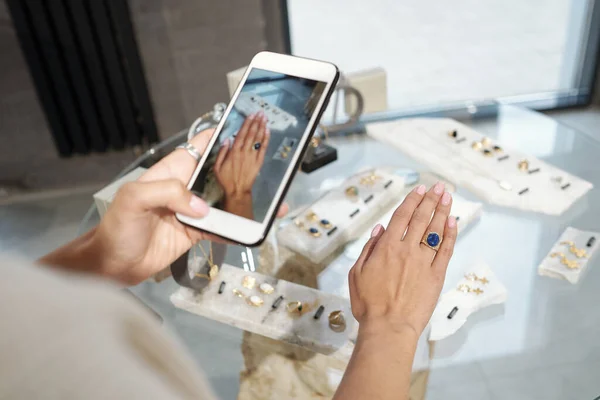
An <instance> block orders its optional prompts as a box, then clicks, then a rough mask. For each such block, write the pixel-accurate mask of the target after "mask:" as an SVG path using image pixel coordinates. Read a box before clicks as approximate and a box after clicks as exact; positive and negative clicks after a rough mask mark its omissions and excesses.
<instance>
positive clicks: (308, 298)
mask: <svg viewBox="0 0 600 400" xmlns="http://www.w3.org/2000/svg"><path fill="white" fill-rule="evenodd" d="M246 276H251V277H254V278H255V279H256V287H254V288H253V289H248V288H246V287H244V286H243V285H242V281H243V279H244V277H246ZM221 282H226V284H225V287H224V290H223V293H222V294H219V293H218V291H219V286H220V284H221ZM265 282H266V283H269V284H270V285H272V286H273V287H274V288H275V291H274V292H273V293H272V294H268V295H267V294H263V293H261V292H260V291H259V290H258V285H260V284H261V283H265ZM233 289H237V290H239V291H241V292H242V293H244V294H245V295H246V296H251V295H256V296H259V297H260V298H261V299H263V300H264V304H263V305H262V306H261V307H254V306H252V305H249V304H248V303H247V302H246V300H245V299H243V298H240V297H237V296H236V295H235V294H234V293H233ZM279 296H283V297H284V299H283V301H282V302H281V304H280V305H279V307H278V308H277V309H273V308H272V307H271V306H272V304H273V302H275V300H276V299H277V298H278V297H279ZM292 301H301V302H302V303H303V304H305V307H308V308H309V309H310V310H309V311H306V312H305V313H303V314H302V315H301V316H294V315H290V313H288V311H287V309H286V306H287V304H288V303H289V302H292ZM171 302H172V303H173V304H174V305H175V306H176V307H178V308H181V309H184V310H186V311H189V312H191V313H194V314H197V315H201V316H203V317H207V318H210V319H212V320H215V321H219V322H222V323H224V324H227V325H231V326H234V327H237V328H240V329H243V330H245V331H249V332H252V333H256V334H259V335H263V336H266V337H269V338H272V339H277V340H281V341H284V342H287V343H290V344H294V345H298V346H301V347H304V348H307V349H309V350H312V351H315V352H318V353H322V354H326V355H333V356H335V357H338V358H341V359H344V360H348V359H349V358H350V355H351V354H352V349H353V345H352V342H351V341H353V340H355V339H356V334H357V332H358V323H357V322H356V320H355V319H354V317H353V316H352V311H351V308H350V302H349V301H348V300H347V299H345V298H343V297H340V296H336V295H333V294H328V293H324V292H321V291H319V290H316V289H312V288H309V287H306V286H302V285H297V284H295V283H292V282H287V281H284V280H278V279H276V278H273V277H269V276H266V275H262V274H259V273H256V272H247V271H244V270H243V269H241V268H236V267H233V266H231V265H227V264H224V265H222V266H221V270H220V272H219V275H218V277H217V278H216V279H214V280H213V281H211V282H210V283H209V284H208V286H207V287H206V288H205V289H204V290H203V291H202V292H201V293H198V292H195V291H193V290H192V289H188V288H183V287H182V288H180V289H179V290H178V291H177V292H175V293H174V294H173V295H171ZM320 305H323V306H325V310H324V312H323V314H322V315H321V317H320V318H319V319H314V318H313V316H314V315H315V312H316V311H317V309H318V307H319V306H320ZM336 310H341V311H342V312H343V314H344V316H345V319H346V329H345V330H344V331H343V332H339V333H338V332H334V331H333V330H332V329H331V328H330V327H329V318H328V317H329V314H330V313H331V312H332V311H336Z"/></svg>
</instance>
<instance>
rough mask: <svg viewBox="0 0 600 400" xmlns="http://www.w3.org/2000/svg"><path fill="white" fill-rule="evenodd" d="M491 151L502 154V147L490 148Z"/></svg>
mask: <svg viewBox="0 0 600 400" xmlns="http://www.w3.org/2000/svg"><path fill="white" fill-rule="evenodd" d="M492 149H493V150H494V151H495V152H496V153H502V152H503V151H504V150H502V147H500V146H498V145H495V146H494V147H492Z"/></svg>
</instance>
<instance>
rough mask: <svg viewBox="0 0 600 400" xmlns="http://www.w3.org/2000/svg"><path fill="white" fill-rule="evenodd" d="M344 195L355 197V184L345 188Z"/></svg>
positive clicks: (356, 194) (356, 189) (356, 192)
mask: <svg viewBox="0 0 600 400" xmlns="http://www.w3.org/2000/svg"><path fill="white" fill-rule="evenodd" d="M346 196H348V197H357V196H358V188H357V187H356V186H348V187H347V188H346Z"/></svg>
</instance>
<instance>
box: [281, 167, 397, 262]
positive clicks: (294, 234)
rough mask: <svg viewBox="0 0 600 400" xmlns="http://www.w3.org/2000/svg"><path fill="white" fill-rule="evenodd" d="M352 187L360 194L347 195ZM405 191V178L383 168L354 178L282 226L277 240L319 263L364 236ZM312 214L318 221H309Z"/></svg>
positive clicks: (347, 180)
mask: <svg viewBox="0 0 600 400" xmlns="http://www.w3.org/2000/svg"><path fill="white" fill-rule="evenodd" d="M372 176H376V177H377V179H375V180H374V181H373V183H372V184H364V183H361V180H363V182H364V180H365V179H368V177H372ZM349 187H355V188H357V190H358V195H357V196H348V195H347V194H346V190H347V189H348V188H349ZM403 189H404V177H402V176H400V175H395V174H392V173H389V172H387V171H385V170H383V169H374V170H369V171H365V172H362V173H360V174H357V175H354V176H351V177H350V178H348V179H346V180H345V181H344V182H343V183H342V184H341V185H340V186H338V187H337V188H335V189H333V190H331V191H329V192H328V193H326V194H325V195H324V196H323V197H321V198H320V199H318V200H317V201H315V202H314V203H312V204H311V205H310V206H309V207H307V208H306V209H304V211H303V212H301V213H300V214H299V215H297V216H295V218H293V222H292V223H289V224H288V225H285V226H284V227H282V228H281V229H280V230H279V231H278V232H277V240H278V241H279V243H280V244H281V245H283V246H285V247H287V248H289V249H291V250H293V251H295V252H296V253H299V254H301V255H303V256H304V257H306V258H308V259H309V260H310V261H312V262H314V263H320V262H321V261H323V260H324V259H325V258H326V257H328V256H329V255H331V254H332V253H333V252H334V251H335V250H336V249H338V248H339V247H340V246H342V245H344V244H346V243H348V242H350V241H352V240H355V239H356V238H357V237H358V236H359V235H360V234H362V233H363V232H364V230H365V229H366V228H367V224H369V223H370V222H371V221H373V219H375V218H377V217H378V216H379V215H380V214H381V213H383V212H385V211H387V210H388V209H389V207H391V206H392V205H393V204H394V203H396V202H397V201H398V198H399V197H400V196H401V194H402V192H403ZM311 213H314V214H315V215H316V220H315V221H311V220H310V218H307V216H309V215H310V214H311ZM322 219H326V220H327V221H329V222H330V223H331V225H332V226H331V227H330V228H327V229H326V228H323V227H322V225H321V224H320V220H322ZM297 223H299V224H302V227H299V226H298V225H297ZM310 228H316V229H318V230H319V232H320V236H319V237H314V236H312V235H311V233H309V231H308V229H310Z"/></svg>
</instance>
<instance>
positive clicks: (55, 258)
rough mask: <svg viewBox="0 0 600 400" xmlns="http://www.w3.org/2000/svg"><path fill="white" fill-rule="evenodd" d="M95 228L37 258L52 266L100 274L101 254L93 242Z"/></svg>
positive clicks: (40, 261) (42, 262) (39, 261)
mask: <svg viewBox="0 0 600 400" xmlns="http://www.w3.org/2000/svg"><path fill="white" fill-rule="evenodd" d="M95 232H96V228H94V229H92V230H90V231H89V232H87V233H86V234H84V235H82V236H79V237H78V238H76V239H74V240H73V241H71V242H70V243H67V244H66V245H64V246H62V247H60V248H58V249H56V250H54V251H53V252H51V253H49V254H47V255H45V256H44V257H42V258H40V259H39V260H38V263H40V264H44V265H47V266H50V267H54V268H60V269H65V270H74V271H79V272H90V273H95V274H102V254H101V252H100V251H99V250H98V248H97V246H96V244H95V243H94V240H93V238H94V235H95Z"/></svg>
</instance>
